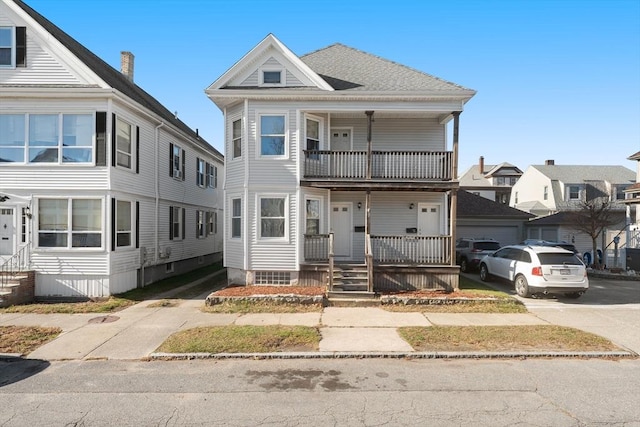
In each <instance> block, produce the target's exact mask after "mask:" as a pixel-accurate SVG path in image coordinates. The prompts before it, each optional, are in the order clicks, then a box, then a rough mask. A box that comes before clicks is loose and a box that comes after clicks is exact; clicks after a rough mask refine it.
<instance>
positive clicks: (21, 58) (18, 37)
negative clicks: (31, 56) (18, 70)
mask: <svg viewBox="0 0 640 427" xmlns="http://www.w3.org/2000/svg"><path fill="white" fill-rule="evenodd" d="M26 53H27V32H26V27H0V68H13V67H24V66H26Z"/></svg>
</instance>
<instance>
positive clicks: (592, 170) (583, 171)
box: [531, 165, 636, 184]
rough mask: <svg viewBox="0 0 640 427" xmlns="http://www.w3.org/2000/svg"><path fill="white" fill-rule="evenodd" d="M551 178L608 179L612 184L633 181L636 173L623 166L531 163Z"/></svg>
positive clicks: (572, 180)
mask: <svg viewBox="0 0 640 427" xmlns="http://www.w3.org/2000/svg"><path fill="white" fill-rule="evenodd" d="M531 167H532V168H536V169H537V170H539V171H540V172H541V173H543V174H544V175H545V176H547V177H548V178H549V179H551V180H557V181H562V182H564V183H576V184H577V183H581V182H586V181H608V182H611V183H614V184H626V183H630V182H634V181H635V177H636V174H635V172H633V171H632V170H630V169H627V168H625V167H624V166H599V165H596V166H594V165H581V166H575V165H532V166H531Z"/></svg>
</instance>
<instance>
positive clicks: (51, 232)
mask: <svg viewBox="0 0 640 427" xmlns="http://www.w3.org/2000/svg"><path fill="white" fill-rule="evenodd" d="M38 246H39V247H41V248H70V247H71V248H100V247H102V201H101V200H98V199H40V200H39V203H38Z"/></svg>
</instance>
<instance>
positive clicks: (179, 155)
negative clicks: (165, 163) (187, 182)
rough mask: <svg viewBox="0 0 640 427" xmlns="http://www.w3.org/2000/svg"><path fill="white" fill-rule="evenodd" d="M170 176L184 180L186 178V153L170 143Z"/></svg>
mask: <svg viewBox="0 0 640 427" xmlns="http://www.w3.org/2000/svg"><path fill="white" fill-rule="evenodd" d="M169 156H170V159H169V160H170V161H169V176H172V177H174V178H175V179H178V180H182V181H184V178H185V157H186V156H185V153H184V150H183V149H182V148H180V147H179V146H177V145H175V144H169Z"/></svg>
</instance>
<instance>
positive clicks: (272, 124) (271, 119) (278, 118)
mask: <svg viewBox="0 0 640 427" xmlns="http://www.w3.org/2000/svg"><path fill="white" fill-rule="evenodd" d="M284 129H285V117H284V116H283V115H263V116H260V155H261V156H284V155H285V142H286V140H285V132H284Z"/></svg>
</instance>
